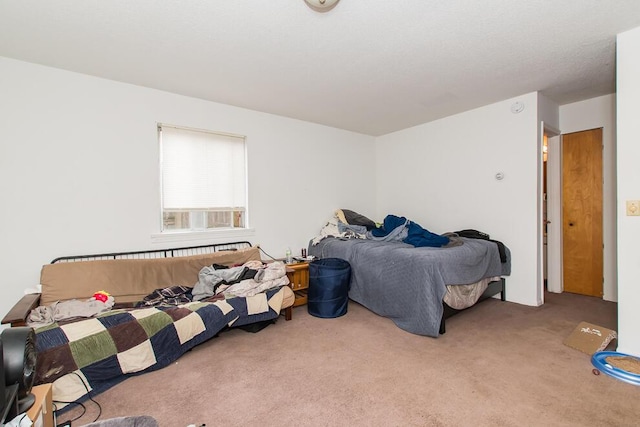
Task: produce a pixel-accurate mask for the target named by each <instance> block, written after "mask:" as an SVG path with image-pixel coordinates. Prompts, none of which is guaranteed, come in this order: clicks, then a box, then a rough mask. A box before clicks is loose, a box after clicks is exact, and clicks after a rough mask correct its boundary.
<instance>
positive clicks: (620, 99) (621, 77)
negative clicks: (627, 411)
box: [616, 27, 640, 356]
mask: <svg viewBox="0 0 640 427" xmlns="http://www.w3.org/2000/svg"><path fill="white" fill-rule="evenodd" d="M617 42H618V43H617V63H616V70H617V124H618V126H617V134H618V135H617V136H618V138H617V182H618V194H617V203H616V206H617V219H618V335H619V345H618V351H621V352H623V353H629V354H633V355H636V356H640V332H638V326H639V325H640V312H639V311H638V307H640V250H639V249H638V240H639V239H640V217H639V216H626V208H625V206H626V205H625V203H626V200H640V167H638V159H640V144H639V143H638V141H639V140H640V118H639V116H638V106H637V104H636V103H637V102H638V99H640V55H638V52H640V27H639V28H636V29H633V30H631V31H627V32H625V33H622V34H619V35H618V40H617Z"/></svg>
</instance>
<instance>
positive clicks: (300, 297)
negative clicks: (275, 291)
mask: <svg viewBox="0 0 640 427" xmlns="http://www.w3.org/2000/svg"><path fill="white" fill-rule="evenodd" d="M287 277H288V278H289V282H290V284H289V286H291V289H293V293H294V294H295V295H296V300H295V302H294V303H293V306H294V307H298V306H300V305H304V304H306V303H307V291H308V289H309V262H307V261H298V262H293V263H291V264H287Z"/></svg>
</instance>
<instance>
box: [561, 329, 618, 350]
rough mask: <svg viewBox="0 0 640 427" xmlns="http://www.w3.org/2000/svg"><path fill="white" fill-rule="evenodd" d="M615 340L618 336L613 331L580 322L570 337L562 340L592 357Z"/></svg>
mask: <svg viewBox="0 0 640 427" xmlns="http://www.w3.org/2000/svg"><path fill="white" fill-rule="evenodd" d="M617 338H618V335H617V334H616V331H614V330H611V329H607V328H604V327H602V326H598V325H594V324H592V323H587V322H580V323H579V324H578V326H576V328H575V329H574V330H573V332H571V335H569V336H568V337H567V338H566V339H565V340H564V344H565V345H566V346H569V347H571V348H575V349H576V350H580V351H581V352H583V353H587V354H589V355H592V354H593V353H595V352H597V351H602V350H604V349H605V348H607V346H608V345H609V343H611V341H613V340H615V339H617Z"/></svg>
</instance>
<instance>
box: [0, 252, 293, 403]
mask: <svg viewBox="0 0 640 427" xmlns="http://www.w3.org/2000/svg"><path fill="white" fill-rule="evenodd" d="M212 265H215V266H218V267H219V268H220V270H219V271H231V268H233V266H239V267H237V268H238V269H240V270H242V271H243V272H249V270H252V269H253V267H251V268H249V267H245V266H247V265H255V266H258V265H259V266H263V263H262V261H261V257H260V251H259V249H258V248H256V247H252V246H251V244H250V243H249V242H234V243H225V244H213V245H205V246H194V247H186V248H173V249H162V250H149V251H136V252H120V253H108V254H98V255H81V256H68V257H61V258H56V259H55V260H53V261H52V262H51V263H50V264H47V265H44V266H43V267H42V271H41V278H40V283H41V287H42V293H41V294H30V295H25V297H24V298H23V299H22V300H21V301H20V302H19V303H18V304H16V306H14V309H12V310H11V312H10V313H9V314H7V316H5V318H4V319H3V321H2V323H10V324H11V325H12V326H22V325H25V324H26V325H28V326H31V327H33V328H34V329H35V338H36V339H35V346H36V351H37V364H36V370H35V371H36V372H35V383H36V384H39V383H53V399H54V401H56V402H57V405H58V408H61V407H63V406H64V405H65V404H66V403H70V402H77V401H82V400H84V399H86V398H88V397H89V396H91V395H95V394H96V393H100V392H102V391H104V390H106V389H108V388H110V387H112V386H113V385H115V384H117V383H119V382H121V381H123V380H124V379H126V378H127V377H129V376H132V375H140V374H142V373H145V372H150V371H153V370H156V369H160V368H163V367H165V366H167V365H169V364H170V363H172V362H174V361H175V360H177V359H178V358H179V357H180V356H181V355H182V354H184V353H185V352H186V351H188V350H190V349H191V348H193V347H195V346H196V345H198V344H201V343H203V342H204V341H206V340H209V339H210V338H213V337H215V336H217V335H218V334H219V333H220V332H221V331H223V330H226V329H228V328H232V327H233V328H235V327H240V328H242V329H245V330H248V331H251V332H257V331H258V330H260V329H261V328H262V327H264V326H266V325H268V324H270V323H273V322H275V321H276V320H277V319H278V318H279V315H280V313H281V312H284V313H285V317H286V318H287V320H289V319H290V318H291V305H292V304H293V299H294V295H293V291H292V290H291V289H290V288H289V286H286V283H288V282H289V280H288V279H287V278H286V277H282V276H281V277H279V278H278V279H275V280H278V281H280V282H282V283H285V282H286V283H285V284H284V285H282V284H278V285H277V286H274V287H271V288H269V289H264V290H257V288H256V291H255V292H252V293H250V294H246V295H243V296H236V295H228V294H226V293H225V294H217V295H214V296H212V297H210V298H206V299H202V300H195V298H187V301H184V300H181V301H180V302H178V303H168V302H167V301H166V300H162V301H156V300H155V299H151V300H150V299H147V298H146V297H145V296H148V295H154V296H155V295H156V294H155V291H156V290H158V288H162V289H163V290H172V291H175V290H176V289H177V288H185V289H186V288H188V289H192V288H191V287H193V289H194V290H195V287H194V283H195V284H196V286H197V285H198V283H199V281H200V280H201V279H202V277H203V276H202V275H203V271H205V269H206V271H207V272H209V270H210V267H211V266H212ZM265 265H266V267H264V270H263V271H262V273H264V274H263V276H264V275H266V274H267V270H268V269H270V268H271V267H273V266H275V265H276V263H275V262H273V263H269V264H265ZM222 266H227V267H228V268H229V270H225V269H224V268H222ZM276 267H277V266H276ZM256 268H259V267H256ZM282 269H283V271H284V266H282ZM255 273H256V275H255V276H252V277H255V278H256V281H255V282H256V284H258V280H259V279H258V277H257V271H255ZM271 273H273V270H270V271H269V274H271ZM286 274H287V275H288V274H289V272H287V273H286ZM207 277H208V276H207ZM285 279H286V280H285ZM251 280H253V279H251ZM280 282H278V283H280ZM230 283H231V282H229V287H228V288H226V289H227V290H229V289H231V288H232V286H233V285H231V284H230ZM237 283H238V284H239V285H242V284H248V283H249V280H246V281H239V282H237ZM260 283H261V284H265V283H266V280H265V281H261V282H260ZM225 284H226V282H225ZM99 289H104V290H106V291H108V293H110V294H111V296H112V297H114V301H115V305H113V307H112V308H111V309H108V308H110V307H106V308H105V310H104V311H102V312H99V313H98V314H96V315H90V316H79V317H71V318H68V319H66V318H64V319H58V318H55V317H53V318H51V319H48V320H50V321H49V322H48V323H47V324H46V325H44V326H40V325H34V324H33V323H31V322H30V321H32V320H33V314H34V313H41V312H42V313H57V314H60V311H59V310H57V308H59V307H60V306H61V305H63V304H65V303H66V302H70V303H71V304H74V305H77V303H79V304H83V306H84V305H87V306H90V307H94V303H96V301H94V300H93V299H92V298H89V299H87V298H88V297H90V296H91V295H92V294H93V293H94V292H95V291H97V290H99ZM96 295H97V294H96ZM194 295H195V292H194ZM169 296H170V297H175V296H176V294H175V293H174V294H171V295H169ZM148 303H150V304H152V305H148ZM156 303H157V304H156ZM84 317H87V318H84ZM213 357H218V356H213Z"/></svg>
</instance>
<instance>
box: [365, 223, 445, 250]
mask: <svg viewBox="0 0 640 427" xmlns="http://www.w3.org/2000/svg"><path fill="white" fill-rule="evenodd" d="M398 227H406V229H407V237H405V238H404V239H403V240H402V241H403V242H404V243H408V244H410V245H413V246H415V247H423V246H428V247H433V248H439V247H441V246H445V245H447V244H448V243H449V238H448V237H446V236H441V235H439V234H435V233H432V232H430V231H429V230H426V229H424V228H422V227H421V226H420V225H419V224H417V223H415V222H413V221H409V220H407V219H406V218H405V217H399V216H396V215H387V216H386V217H385V218H384V221H383V222H382V227H379V228H376V229H373V230H371V235H372V236H374V237H384V236H387V235H388V234H390V233H391V232H393V231H394V230H397V229H398Z"/></svg>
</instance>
